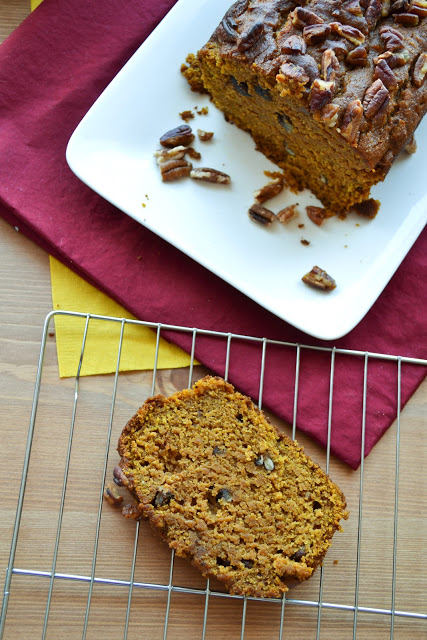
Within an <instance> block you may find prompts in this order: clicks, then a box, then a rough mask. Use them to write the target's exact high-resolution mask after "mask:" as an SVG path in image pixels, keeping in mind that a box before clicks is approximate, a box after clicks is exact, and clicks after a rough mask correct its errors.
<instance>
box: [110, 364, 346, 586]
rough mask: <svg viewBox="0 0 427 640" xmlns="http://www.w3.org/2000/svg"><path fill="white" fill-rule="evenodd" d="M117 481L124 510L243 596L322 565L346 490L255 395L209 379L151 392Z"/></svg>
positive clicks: (130, 434) (122, 442) (132, 424)
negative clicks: (166, 393)
mask: <svg viewBox="0 0 427 640" xmlns="http://www.w3.org/2000/svg"><path fill="white" fill-rule="evenodd" d="M118 451H119V454H120V456H121V460H120V467H119V468H117V469H116V470H115V476H116V479H119V483H121V484H125V485H126V486H127V488H128V489H129V490H130V491H131V493H132V494H133V496H134V497H135V499H136V504H135V505H134V506H133V508H131V509H129V508H125V509H124V510H123V513H124V515H127V516H131V517H136V518H140V517H144V516H145V517H148V519H149V521H150V523H151V525H152V526H153V528H154V529H155V530H156V531H157V532H158V533H159V534H160V535H161V537H162V538H163V539H164V540H165V541H166V542H167V543H168V544H169V546H170V547H171V548H172V549H175V552H176V553H177V555H179V556H182V557H186V558H189V559H190V560H191V562H192V564H193V565H194V566H195V567H197V568H198V569H200V571H201V572H202V573H203V575H204V576H205V577H207V578H217V579H218V580H220V581H221V582H222V583H224V585H225V586H226V588H227V589H228V590H229V591H230V592H231V593H234V594H242V595H251V596H260V597H279V596H280V595H281V594H282V593H283V592H285V591H287V589H288V585H289V584H291V583H295V582H300V581H302V580H306V579H307V578H309V577H310V576H311V575H312V574H313V572H314V570H315V569H316V567H317V566H318V565H319V564H320V563H321V561H322V559H323V557H324V555H325V553H326V551H327V549H328V547H329V545H330V543H331V539H332V536H333V534H334V533H335V531H337V530H340V529H341V527H340V524H339V523H340V520H341V519H342V518H347V512H346V511H345V508H346V503H345V498H344V496H343V494H342V492H341V491H340V489H339V488H338V487H337V486H336V485H335V484H334V483H333V482H332V481H331V480H330V479H329V477H328V476H327V475H326V474H325V473H324V472H323V471H322V470H321V469H320V468H319V467H318V466H317V464H315V463H314V462H313V461H312V460H310V458H309V457H308V456H306V455H305V453H304V451H303V450H302V448H301V447H300V446H298V444H297V443H296V442H293V441H292V440H290V439H289V438H288V437H286V436H285V435H284V434H282V433H280V432H279V431H278V430H277V429H276V427H274V426H273V425H272V424H271V423H270V422H269V421H268V419H267V418H266V416H265V415H264V414H263V412H262V411H260V409H258V407H256V406H255V405H254V403H253V402H252V400H251V399H250V398H248V397H246V396H244V395H242V394H240V393H238V392H237V391H235V389H234V388H233V386H232V385H231V384H229V383H227V382H225V381H224V380H222V379H221V378H218V377H210V376H207V377H205V378H203V379H202V380H199V381H198V382H197V383H196V384H194V386H193V387H192V388H191V389H186V390H184V391H181V392H178V393H175V394H174V395H172V396H171V397H169V398H165V397H163V396H161V395H158V396H155V397H153V398H149V399H148V400H147V401H146V402H145V404H144V405H143V406H142V407H141V408H140V409H139V411H138V412H137V414H136V415H135V416H134V417H133V418H131V420H130V421H129V422H128V424H127V425H126V427H125V428H124V430H123V432H122V434H121V436H120V439H119V445H118Z"/></svg>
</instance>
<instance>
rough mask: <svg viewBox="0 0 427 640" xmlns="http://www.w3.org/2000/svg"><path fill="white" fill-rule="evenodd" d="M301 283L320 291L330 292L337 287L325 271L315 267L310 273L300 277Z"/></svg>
mask: <svg viewBox="0 0 427 640" xmlns="http://www.w3.org/2000/svg"><path fill="white" fill-rule="evenodd" d="M302 281H303V282H305V284H308V285H309V286H310V287H315V288H316V289H321V290H322V291H332V289H335V287H336V286H337V285H336V282H335V280H334V279H333V278H331V276H330V275H328V274H327V273H326V271H323V269H320V267H317V266H314V267H313V268H312V270H311V271H309V272H308V273H306V274H305V276H303V277H302Z"/></svg>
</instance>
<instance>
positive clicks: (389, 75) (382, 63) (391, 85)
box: [373, 59, 397, 91]
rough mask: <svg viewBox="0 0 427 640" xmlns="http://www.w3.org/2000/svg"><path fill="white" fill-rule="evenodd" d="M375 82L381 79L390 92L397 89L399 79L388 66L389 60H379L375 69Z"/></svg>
mask: <svg viewBox="0 0 427 640" xmlns="http://www.w3.org/2000/svg"><path fill="white" fill-rule="evenodd" d="M373 79H374V80H377V79H380V80H381V81H382V83H383V84H384V86H385V87H387V89H388V90H389V91H391V90H393V89H397V78H396V76H395V75H394V73H393V71H392V70H391V69H390V67H389V66H388V63H387V60H384V59H383V60H379V61H378V64H377V65H376V67H375V73H374V76H373Z"/></svg>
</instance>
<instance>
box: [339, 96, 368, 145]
mask: <svg viewBox="0 0 427 640" xmlns="http://www.w3.org/2000/svg"><path fill="white" fill-rule="evenodd" d="M362 116H363V106H362V103H361V102H360V100H359V99H357V100H352V101H351V102H350V103H349V104H348V105H347V108H346V110H345V112H344V115H343V120H342V124H341V127H340V133H341V135H342V136H344V138H345V139H346V140H348V141H349V142H350V143H351V144H352V145H353V146H354V147H356V146H357V139H358V134H359V128H360V124H361V122H362Z"/></svg>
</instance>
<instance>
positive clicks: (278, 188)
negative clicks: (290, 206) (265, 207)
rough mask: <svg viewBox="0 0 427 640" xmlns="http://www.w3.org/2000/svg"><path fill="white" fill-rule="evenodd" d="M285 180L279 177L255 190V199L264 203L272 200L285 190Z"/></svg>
mask: <svg viewBox="0 0 427 640" xmlns="http://www.w3.org/2000/svg"><path fill="white" fill-rule="evenodd" d="M283 187H284V184H283V180H280V179H277V180H275V181H274V182H269V183H268V184H266V185H265V186H264V187H262V188H261V189H258V190H257V191H255V192H254V199H255V201H256V202H257V203H258V204H263V203H264V202H267V200H271V198H274V197H275V196H277V195H278V194H279V193H281V192H282V191H283Z"/></svg>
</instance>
